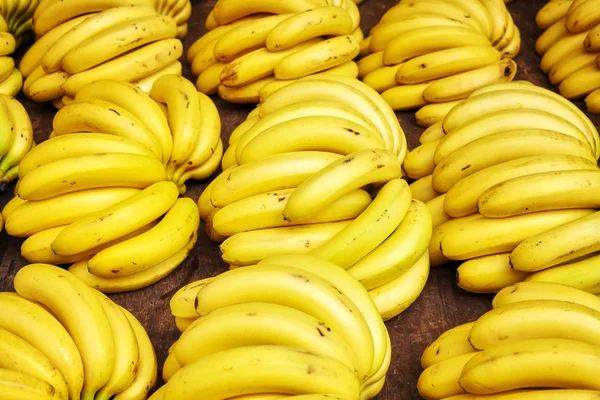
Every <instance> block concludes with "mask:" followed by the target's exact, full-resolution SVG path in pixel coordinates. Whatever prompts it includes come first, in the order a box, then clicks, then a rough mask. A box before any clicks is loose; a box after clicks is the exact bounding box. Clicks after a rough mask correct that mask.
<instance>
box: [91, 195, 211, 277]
mask: <svg viewBox="0 0 600 400" xmlns="http://www.w3.org/2000/svg"><path fill="white" fill-rule="evenodd" d="M199 223H200V219H199V216H198V207H197V206H196V204H195V202H194V201H193V200H192V199H189V198H180V199H178V200H177V201H175V203H174V204H173V206H172V207H171V208H170V209H169V211H167V213H166V214H165V216H164V217H163V219H162V220H160V222H159V223H158V224H157V225H156V226H155V227H153V228H151V229H150V230H148V231H147V232H145V233H143V234H140V235H138V236H136V237H134V238H131V239H128V240H125V241H122V242H120V243H118V244H116V245H114V246H110V247H107V248H105V249H103V250H101V251H99V252H98V253H97V254H96V255H94V256H93V257H92V258H91V259H90V260H89V261H88V269H89V271H90V272H91V273H92V274H94V275H97V276H100V277H103V278H110V277H114V276H117V277H119V276H127V275H131V274H134V273H138V272H142V271H144V270H147V269H149V268H152V267H154V266H156V265H157V264H159V263H161V262H163V261H165V260H167V259H168V258H169V257H170V256H172V255H173V254H174V253H176V252H177V251H179V250H181V249H183V248H184V247H185V246H186V244H187V243H188V242H189V240H190V238H191V237H192V235H193V233H194V232H196V231H197V230H198V225H199Z"/></svg>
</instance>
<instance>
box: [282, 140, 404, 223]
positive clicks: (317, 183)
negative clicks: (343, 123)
mask: <svg viewBox="0 0 600 400" xmlns="http://www.w3.org/2000/svg"><path fill="white" fill-rule="evenodd" d="M400 174H401V166H400V163H399V162H398V158H397V157H396V156H395V155H394V154H393V153H391V152H389V151H387V150H381V149H370V150H361V151H357V152H355V153H351V154H349V155H347V156H345V157H342V158H340V159H338V160H336V161H334V162H332V163H331V164H329V165H328V166H326V167H325V168H323V169H322V170H320V171H318V172H317V173H315V174H314V175H312V176H310V177H308V179H306V180H305V181H303V182H302V183H300V184H299V185H298V187H297V189H296V190H295V191H294V192H293V193H292V194H291V195H290V198H289V199H288V202H287V204H286V206H285V209H284V217H285V218H286V219H288V220H290V221H294V220H296V219H300V218H304V217H308V216H311V215H314V214H316V213H317V212H318V211H319V210H321V209H323V208H324V207H326V206H327V205H330V204H332V203H333V202H334V201H336V200H337V199H339V198H340V197H341V196H343V195H344V194H346V193H348V192H350V191H351V190H354V189H358V188H360V187H362V186H364V185H368V184H372V183H379V182H387V181H389V180H392V179H395V178H398V177H400Z"/></svg>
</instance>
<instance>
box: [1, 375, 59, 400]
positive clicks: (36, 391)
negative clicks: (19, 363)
mask: <svg viewBox="0 0 600 400" xmlns="http://www.w3.org/2000/svg"><path fill="white" fill-rule="evenodd" d="M0 390H1V391H2V397H3V398H5V399H25V400H29V399H32V400H57V399H58V397H57V396H56V393H55V388H54V387H52V385H50V384H49V383H47V382H44V381H43V380H41V379H38V378H35V377H33V376H31V375H27V374H25V373H23V372H19V371H15V370H12V369H7V368H0Z"/></svg>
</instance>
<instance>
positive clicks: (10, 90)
mask: <svg viewBox="0 0 600 400" xmlns="http://www.w3.org/2000/svg"><path fill="white" fill-rule="evenodd" d="M22 86H23V76H22V75H21V71H19V70H18V69H16V68H15V69H13V71H12V73H11V74H10V75H9V77H8V78H6V79H5V80H4V81H3V82H0V93H2V94H5V95H7V96H12V97H14V96H16V95H17V94H18V93H19V91H20V90H21V87H22Z"/></svg>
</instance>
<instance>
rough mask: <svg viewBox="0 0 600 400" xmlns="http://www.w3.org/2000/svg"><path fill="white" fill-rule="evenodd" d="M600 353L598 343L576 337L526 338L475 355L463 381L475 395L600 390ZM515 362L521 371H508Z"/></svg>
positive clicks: (467, 367) (462, 383) (466, 388)
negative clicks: (599, 364)
mask: <svg viewBox="0 0 600 400" xmlns="http://www.w3.org/2000/svg"><path fill="white" fill-rule="evenodd" d="M599 356H600V353H599V351H598V346H595V345H590V344H588V343H583V342H580V341H576V340H568V339H532V340H522V341H518V342H514V343H510V344H506V345H503V346H499V347H494V348H490V349H487V350H485V351H483V352H481V353H479V354H478V355H476V356H475V357H473V358H472V359H471V360H470V361H469V362H468V363H467V364H466V365H465V367H464V368H463V371H462V373H461V376H460V378H459V384H460V385H461V386H462V387H463V388H464V389H465V390H466V391H468V392H470V393H475V394H488V393H495V392H501V391H506V390H512V389H521V388H534V387H536V388H537V387H555V388H572V387H573V386H576V387H577V388H578V389H590V390H598V389H599V388H600V385H599V384H598V382H597V381H595V380H594V379H590V377H591V376H593V374H595V373H596V363H594V362H593V361H592V360H596V359H597V358H598V357H599ZM492 359H493V362H492V361H491V360H492ZM566 360H569V362H568V363H567V362H566ZM515 365H520V366H521V368H522V371H521V373H519V374H511V373H508V371H509V370H511V369H512V368H514V366H515ZM567 365H568V368H565V367H566V366H567Z"/></svg>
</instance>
